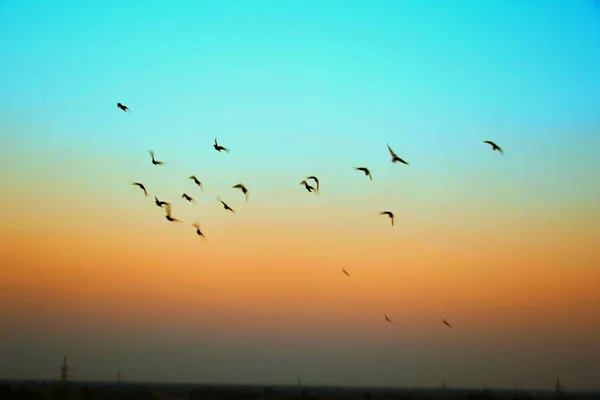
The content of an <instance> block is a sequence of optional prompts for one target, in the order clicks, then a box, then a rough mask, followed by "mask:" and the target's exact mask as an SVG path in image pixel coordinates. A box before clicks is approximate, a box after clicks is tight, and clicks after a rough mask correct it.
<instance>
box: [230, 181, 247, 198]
mask: <svg viewBox="0 0 600 400" xmlns="http://www.w3.org/2000/svg"><path fill="white" fill-rule="evenodd" d="M232 188H234V189H240V190H241V191H242V193H244V196H246V202H247V201H248V189H247V188H246V186H244V184H243V183H238V184H237V185H233V186H232Z"/></svg>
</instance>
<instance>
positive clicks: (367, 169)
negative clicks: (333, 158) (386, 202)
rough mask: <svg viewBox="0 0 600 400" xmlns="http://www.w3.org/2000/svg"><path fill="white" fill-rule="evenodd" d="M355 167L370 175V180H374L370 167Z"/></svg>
mask: <svg viewBox="0 0 600 400" xmlns="http://www.w3.org/2000/svg"><path fill="white" fill-rule="evenodd" d="M354 169H355V170H357V171H362V172H364V173H365V175H366V176H368V177H369V179H370V180H373V177H372V176H371V171H369V168H366V167H354Z"/></svg>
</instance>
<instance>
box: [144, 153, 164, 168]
mask: <svg viewBox="0 0 600 400" xmlns="http://www.w3.org/2000/svg"><path fill="white" fill-rule="evenodd" d="M148 153H150V157H152V164H154V165H163V164H164V161H156V159H155V158H154V150H148Z"/></svg>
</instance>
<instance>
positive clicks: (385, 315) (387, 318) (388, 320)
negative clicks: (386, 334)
mask: <svg viewBox="0 0 600 400" xmlns="http://www.w3.org/2000/svg"><path fill="white" fill-rule="evenodd" d="M383 316H384V317H385V320H386V321H387V322H389V323H390V324H391V323H392V320H391V319H390V318H389V317H388V316H387V314H383Z"/></svg>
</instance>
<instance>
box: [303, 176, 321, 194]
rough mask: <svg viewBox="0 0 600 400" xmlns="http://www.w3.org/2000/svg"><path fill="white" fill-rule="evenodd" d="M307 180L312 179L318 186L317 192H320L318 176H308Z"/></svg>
mask: <svg viewBox="0 0 600 400" xmlns="http://www.w3.org/2000/svg"><path fill="white" fill-rule="evenodd" d="M306 179H312V180H313V181H315V183H316V184H317V192H318V191H319V178H317V177H316V176H307V177H306Z"/></svg>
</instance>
